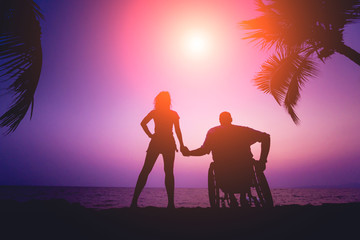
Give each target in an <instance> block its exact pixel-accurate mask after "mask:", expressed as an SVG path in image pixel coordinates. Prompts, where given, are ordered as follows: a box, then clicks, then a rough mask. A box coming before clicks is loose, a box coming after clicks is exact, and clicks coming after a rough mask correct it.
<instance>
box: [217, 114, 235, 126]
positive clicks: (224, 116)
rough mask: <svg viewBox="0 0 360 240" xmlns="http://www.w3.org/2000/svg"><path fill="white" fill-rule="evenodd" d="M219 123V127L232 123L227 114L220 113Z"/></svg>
mask: <svg viewBox="0 0 360 240" xmlns="http://www.w3.org/2000/svg"><path fill="white" fill-rule="evenodd" d="M219 121H220V124H221V125H230V124H231V122H232V117H231V114H230V113H229V112H222V113H220V117H219Z"/></svg>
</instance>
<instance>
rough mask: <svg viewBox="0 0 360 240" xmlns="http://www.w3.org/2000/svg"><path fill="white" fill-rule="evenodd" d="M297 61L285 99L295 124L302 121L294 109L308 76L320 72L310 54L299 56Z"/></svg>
mask: <svg viewBox="0 0 360 240" xmlns="http://www.w3.org/2000/svg"><path fill="white" fill-rule="evenodd" d="M297 61H298V62H297V63H296V70H295V72H294V73H293V75H292V77H291V79H290V83H289V87H288V89H287V93H286V96H285V100H284V107H285V109H287V111H288V113H289V114H290V117H291V118H292V120H293V121H294V123H295V124H298V123H299V121H300V119H299V117H298V116H297V115H296V113H295V110H294V108H295V106H296V104H297V102H298V100H299V99H300V91H301V89H302V87H303V86H304V84H305V82H306V81H308V78H310V77H314V76H316V74H317V72H318V69H317V67H316V63H315V62H314V61H312V60H311V58H310V56H299V58H298V59H297Z"/></svg>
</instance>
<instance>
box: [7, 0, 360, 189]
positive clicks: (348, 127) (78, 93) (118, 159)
mask: <svg viewBox="0 0 360 240" xmlns="http://www.w3.org/2000/svg"><path fill="white" fill-rule="evenodd" d="M36 2H37V3H38V4H39V5H40V7H41V9H42V12H43V14H44V15H45V21H43V22H42V31H43V37H42V44H43V54H44V64H43V70H42V74H41V78H40V82H39V86H38V89H37V92H36V95H35V107H34V115H33V119H32V120H31V121H30V120H29V118H28V117H27V118H26V119H24V120H23V122H22V123H21V125H20V126H19V128H18V129H17V130H16V131H15V132H14V133H13V134H11V135H9V136H0V185H65V186H69V185H71V186H124V187H133V186H135V183H136V179H137V176H138V174H139V172H140V169H141V167H142V164H143V161H144V157H145V151H146V148H147V144H148V142H149V139H148V138H147V136H146V135H145V133H143V131H142V129H141V127H140V121H141V120H142V118H143V117H144V116H145V115H146V114H147V113H148V112H149V111H150V110H151V109H152V107H153V105H152V103H153V98H154V97H155V96H156V95H157V94H158V93H159V92H160V91H162V90H168V91H169V92H170V94H171V96H172V99H173V104H172V105H173V109H174V110H176V111H177V112H178V113H179V115H180V125H181V129H182V132H183V136H184V142H185V145H187V146H188V147H189V148H190V149H194V148H197V147H199V146H200V145H201V144H202V142H203V140H204V137H205V134H206V132H207V130H208V129H209V128H211V127H213V126H215V125H218V115H219V113H220V112H221V111H224V110H227V111H230V112H231V113H232V115H233V119H234V123H235V124H239V125H246V126H249V127H252V128H255V129H258V130H260V131H264V132H268V133H269V134H270V135H271V137H272V145H271V150H270V154H269V163H268V166H267V170H266V172H265V173H266V175H267V177H268V179H269V182H270V185H271V187H294V186H308V185H337V184H346V183H360V144H359V138H360V131H358V122H359V120H360V94H359V91H360V67H359V66H357V65H356V64H355V63H353V62H351V61H350V60H348V59H347V58H345V57H344V56H341V55H339V54H335V55H333V56H332V58H331V59H329V60H328V61H327V62H326V64H325V65H324V64H322V63H320V62H319V66H320V73H319V76H318V77H317V78H314V79H311V80H310V81H309V82H308V83H307V84H306V87H305V88H304V90H303V92H302V98H301V100H300V103H299V105H298V107H297V112H298V115H299V116H300V119H301V124H300V125H299V126H296V125H295V124H294V123H293V122H292V121H291V119H290V117H289V116H288V115H287V113H286V112H285V110H284V109H283V108H281V107H279V106H278V105H277V104H276V102H275V100H274V99H273V98H272V97H271V96H269V95H265V94H263V93H261V92H260V91H259V90H257V89H256V88H255V87H254V85H253V82H252V81H251V79H252V78H253V77H254V75H255V74H256V72H257V71H258V70H259V68H260V65H261V63H262V62H263V61H264V60H265V59H266V57H267V56H268V55H269V53H265V52H261V51H260V50H259V49H258V48H256V47H255V46H254V45H253V44H251V43H249V42H248V41H246V40H243V39H242V38H243V37H244V34H245V32H244V30H242V29H240V28H239V27H238V26H237V23H238V22H240V21H242V20H247V19H250V18H252V17H254V16H256V14H257V13H256V11H255V5H254V1H253V0H247V1H235V0H234V1H232V0H231V1H230V0H229V1H220V0H219V1H205V0H203V1H195V3H194V1H180V0H176V1H165V0H164V1H160V0H158V1H151V3H150V1H146V0H132V1H130V0H128V1H116V0H94V1H85V0H78V1H70V0H64V1H46V0H42V1H36ZM90 2H91V3H90ZM344 35H345V43H346V44H347V45H349V46H350V47H352V48H353V49H355V50H356V51H358V52H360V42H359V41H358V39H359V37H360V24H354V25H351V26H349V27H348V28H347V29H346V30H345V33H344ZM194 38H199V39H200V40H201V41H204V44H203V46H204V47H203V49H201V50H199V49H195V50H194V49H193V45H191V44H193V39H194ZM0 100H1V101H2V102H3V101H4V102H8V101H9V98H8V97H7V96H2V97H0ZM5 107H6V106H5V105H1V106H0V110H1V111H2V112H3V111H4V110H5ZM253 150H254V153H255V156H256V154H258V152H259V146H258V145H255V146H254V147H253ZM210 161H211V156H210V155H208V156H204V157H198V158H195V157H193V158H185V157H182V156H181V154H180V153H178V154H177V155H176V163H175V182H176V187H206V184H207V179H206V177H207V169H208V166H209V163H210ZM162 166H163V163H162V158H161V157H160V158H159V159H158V162H157V163H156V165H155V168H154V170H153V172H152V173H151V174H150V177H149V181H148V185H147V186H149V187H163V185H164V183H163V182H164V173H163V170H162Z"/></svg>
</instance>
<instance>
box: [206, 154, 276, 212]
mask: <svg viewBox="0 0 360 240" xmlns="http://www.w3.org/2000/svg"><path fill="white" fill-rule="evenodd" d="M251 169H252V170H251V173H250V175H249V176H250V178H251V179H249V180H250V186H249V187H245V188H244V189H246V190H245V196H244V197H245V198H244V199H243V200H242V201H240V202H242V204H243V202H244V200H245V199H246V202H247V205H246V206H247V207H259V208H260V207H261V208H271V207H273V206H274V202H273V198H272V195H271V191H270V187H269V184H268V182H267V180H266V177H265V175H264V173H263V171H259V170H257V169H256V161H255V160H254V159H253V162H252V167H251ZM223 189H224V188H222V187H220V186H219V184H218V181H217V176H216V173H215V162H212V163H210V167H209V172H208V193H209V201H210V206H211V208H220V207H222V208H226V207H233V206H232V205H231V204H232V203H231V199H230V198H231V196H230V193H229V192H227V191H224V190H223ZM243 192H244V190H243ZM231 193H232V194H234V196H235V197H236V195H237V194H239V195H240V192H239V190H236V189H234V190H232V191H231Z"/></svg>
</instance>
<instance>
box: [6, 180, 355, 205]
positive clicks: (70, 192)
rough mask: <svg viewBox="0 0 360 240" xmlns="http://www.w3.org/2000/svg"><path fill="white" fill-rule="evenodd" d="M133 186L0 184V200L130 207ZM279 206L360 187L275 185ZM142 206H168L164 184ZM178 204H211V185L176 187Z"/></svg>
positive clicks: (349, 194) (332, 197)
mask: <svg viewBox="0 0 360 240" xmlns="http://www.w3.org/2000/svg"><path fill="white" fill-rule="evenodd" d="M133 191H134V188H133V187H89V186H85V187H79V186H20V185H2V186H0V200H16V201H20V202H24V201H30V200H50V199H64V200H66V201H68V202H71V203H79V204H80V205H82V206H84V207H87V208H95V209H107V208H123V207H129V206H130V202H131V198H132V195H133ZM271 191H272V195H273V199H274V205H275V206H284V205H322V204H327V203H351V202H360V188H272V189H271ZM138 203H139V207H166V205H167V195H166V190H165V188H164V187H146V188H144V190H143V192H142V194H141V195H140V198H139V202H138ZM175 206H176V207H186V208H194V207H202V208H207V207H210V204H209V199H208V190H207V188H180V187H179V188H175Z"/></svg>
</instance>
